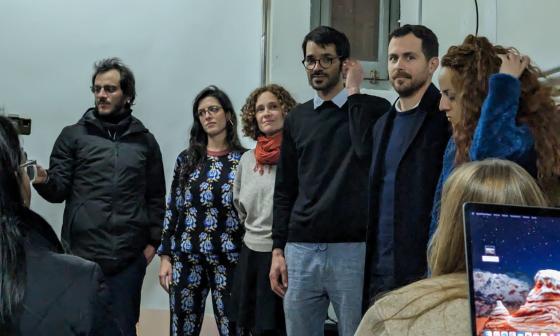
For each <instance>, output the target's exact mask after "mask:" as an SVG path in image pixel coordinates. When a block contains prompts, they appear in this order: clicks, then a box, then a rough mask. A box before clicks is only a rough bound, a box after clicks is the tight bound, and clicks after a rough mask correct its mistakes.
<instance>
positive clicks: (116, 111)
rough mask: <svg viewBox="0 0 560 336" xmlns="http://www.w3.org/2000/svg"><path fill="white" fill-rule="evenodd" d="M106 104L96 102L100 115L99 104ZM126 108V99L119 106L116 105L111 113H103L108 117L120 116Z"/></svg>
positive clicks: (100, 101)
mask: <svg viewBox="0 0 560 336" xmlns="http://www.w3.org/2000/svg"><path fill="white" fill-rule="evenodd" d="M102 102H105V100H99V101H98V100H96V101H95V109H96V110H97V112H98V113H99V114H101V113H100V112H99V104H100V103H102ZM124 107H125V103H124V99H123V100H121V101H120V102H118V104H114V105H113V108H112V109H111V111H109V113H103V115H106V116H114V115H119V114H121V113H122V112H123V111H124Z"/></svg>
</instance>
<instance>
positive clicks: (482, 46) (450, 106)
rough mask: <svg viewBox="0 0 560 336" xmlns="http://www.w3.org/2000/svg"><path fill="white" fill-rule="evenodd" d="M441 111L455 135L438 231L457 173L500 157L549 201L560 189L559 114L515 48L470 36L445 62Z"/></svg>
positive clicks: (436, 201)
mask: <svg viewBox="0 0 560 336" xmlns="http://www.w3.org/2000/svg"><path fill="white" fill-rule="evenodd" d="M441 66H442V70H441V72H440V75H439V82H440V90H441V92H442V97H441V101H440V110H441V111H442V112H444V113H445V114H446V115H447V118H448V120H449V121H450V123H451V126H452V129H453V136H452V138H451V139H450V140H449V143H448V145H447V148H446V150H445V153H444V157H443V168H442V172H441V176H440V180H439V183H438V188H437V189H436V194H435V197H434V205H433V210H432V223H431V226H430V235H432V234H433V232H434V231H435V229H436V224H437V220H438V214H439V202H440V198H441V188H442V186H443V184H444V183H445V180H446V179H447V176H449V174H450V172H451V171H452V170H453V168H454V167H457V166H459V165H460V164H462V163H464V162H468V161H476V160H482V159H484V158H488V157H496V158H502V159H508V160H512V161H514V162H516V163H518V164H520V165H521V166H522V167H523V168H525V169H526V170H527V171H528V172H529V173H531V175H533V176H535V177H536V178H537V180H538V182H539V185H540V186H541V188H543V190H544V191H545V193H546V194H547V195H548V196H549V199H550V201H551V205H558V204H560V199H555V196H554V195H553V193H554V192H555V190H556V192H557V190H558V189H559V187H560V133H559V132H558V130H559V129H560V114H559V113H558V112H557V110H556V108H555V105H554V100H553V99H552V95H551V88H550V87H548V86H546V85H543V84H541V83H540V82H539V78H538V77H539V70H538V69H537V68H535V67H534V66H532V65H531V64H530V60H529V58H528V57H527V56H521V55H519V54H518V53H517V52H516V51H515V49H513V48H504V47H501V46H497V45H492V44H491V43H490V42H489V41H488V39H486V38H485V37H477V36H473V35H469V36H467V37H466V38H465V40H464V42H463V43H462V44H461V45H458V46H451V47H450V48H449V50H448V51H447V54H446V55H445V56H444V57H443V58H442V60H441Z"/></svg>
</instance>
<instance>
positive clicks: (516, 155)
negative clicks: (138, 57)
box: [430, 74, 537, 239]
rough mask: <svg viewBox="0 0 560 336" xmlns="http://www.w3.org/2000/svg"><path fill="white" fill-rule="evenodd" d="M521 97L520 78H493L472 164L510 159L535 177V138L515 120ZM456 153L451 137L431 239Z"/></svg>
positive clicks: (471, 154)
mask: <svg viewBox="0 0 560 336" xmlns="http://www.w3.org/2000/svg"><path fill="white" fill-rule="evenodd" d="M520 95H521V82H520V81H519V80H518V79H517V78H515V77H513V76H510V75H507V74H494V75H492V76H490V80H489V83H488V96H487V97H486V99H485V100H484V103H483V104H482V108H481V111H480V118H479V119H478V123H477V125H476V128H475V131H474V134H473V140H472V143H471V146H470V148H469V158H470V160H471V161H479V160H484V159H486V158H500V159H505V160H511V161H513V162H516V163H517V164H519V165H520V166H522V167H523V168H525V169H526V170H527V171H528V172H529V173H530V174H532V175H533V176H536V173H537V167H536V161H537V153H536V152H535V146H534V143H535V142H534V139H533V135H532V133H531V130H530V129H529V126H527V125H526V124H519V123H517V121H516V115H517V110H518V108H519V97H520ZM467 97H468V96H467ZM456 150H457V147H456V145H455V141H454V140H453V137H451V138H450V139H449V142H448V144H447V147H446V149H445V152H444V154H443V168H442V170H441V175H440V178H439V182H438V185H437V188H436V193H435V196H434V206H433V208H432V222H431V224H430V239H431V237H432V236H433V234H434V232H435V230H436V227H437V222H438V219H439V210H440V205H441V193H442V190H443V184H444V183H445V181H447V178H448V177H449V175H451V172H452V171H453V169H454V168H455V164H454V161H455V153H456Z"/></svg>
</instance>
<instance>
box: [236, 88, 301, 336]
mask: <svg viewBox="0 0 560 336" xmlns="http://www.w3.org/2000/svg"><path fill="white" fill-rule="evenodd" d="M295 105H296V102H295V101H294V99H293V98H292V96H291V95H290V94H289V93H288V92H287V91H286V90H285V89H284V88H282V87H281V86H279V85H275V84H271V85H267V86H264V87H261V88H258V89H256V90H254V91H253V92H252V93H251V95H250V96H249V98H247V101H246V102H245V105H244V106H243V109H242V112H241V119H242V122H243V133H244V134H245V135H246V136H248V137H250V138H252V139H253V140H256V141H257V145H256V148H255V149H254V150H251V151H248V152H245V154H243V156H242V157H241V160H240V161H239V165H238V168H237V174H236V176H235V182H234V187H233V202H234V205H235V207H236V208H237V212H238V214H239V220H240V222H241V223H243V224H244V226H245V236H244V237H243V247H242V250H241V255H240V258H239V263H238V265H237V267H236V271H235V275H234V283H233V289H232V301H231V303H232V304H231V307H232V312H231V319H232V320H234V321H236V322H237V323H238V326H240V327H243V328H244V329H245V330H246V331H248V332H249V333H251V334H252V335H282V334H284V329H285V328H284V313H283V310H282V300H281V298H280V297H278V296H276V294H274V292H273V291H272V289H271V288H270V281H269V278H268V273H269V271H270V263H271V261H272V254H271V252H272V238H271V236H272V197H273V193H274V181H275V178H276V164H277V162H278V160H279V158H280V146H281V144H282V128H283V126H284V118H285V117H286V115H287V113H288V112H289V111H290V110H291V109H292V108H293V107H294V106H295Z"/></svg>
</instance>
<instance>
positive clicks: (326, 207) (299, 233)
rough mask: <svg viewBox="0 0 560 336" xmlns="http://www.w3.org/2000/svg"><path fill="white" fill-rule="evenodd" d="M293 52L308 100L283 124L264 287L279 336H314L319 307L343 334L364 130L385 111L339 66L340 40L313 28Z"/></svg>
mask: <svg viewBox="0 0 560 336" xmlns="http://www.w3.org/2000/svg"><path fill="white" fill-rule="evenodd" d="M302 49H303V55H304V59H303V65H304V67H305V69H306V73H307V77H308V79H309V84H310V85H311V87H312V88H313V89H314V90H315V91H316V95H315V97H314V98H313V99H311V100H309V101H308V102H306V103H304V104H301V105H299V106H297V107H296V108H295V109H294V110H293V111H292V112H290V113H289V114H288V117H287V118H286V121H285V124H284V131H283V142H282V149H281V156H280V162H279V164H278V171H277V175H276V184H275V190H274V207H273V209H274V210H273V211H274V213H273V233H272V238H273V252H272V253H273V259H272V266H271V270H270V282H271V287H272V289H273V290H274V291H275V292H276V293H277V294H278V295H280V296H282V297H283V298H284V310H285V314H286V329H287V333H288V335H323V324H324V322H325V317H326V315H327V309H328V305H329V301H330V302H331V303H332V304H333V307H334V309H335V313H336V315H337V317H338V321H339V323H338V330H339V335H342V336H346V335H353V334H354V332H355V330H356V328H357V327H358V324H359V322H360V319H361V307H362V286H363V278H364V260H365V237H366V220H367V210H366V209H367V208H368V207H367V188H366V185H367V180H368V168H369V165H370V162H371V143H372V141H371V131H372V126H373V124H374V123H375V121H376V120H377V119H378V118H379V117H380V116H381V115H382V114H383V113H385V112H386V111H388V109H389V108H390V104H389V102H388V101H387V100H385V99H383V98H379V97H375V96H368V95H363V94H360V93H359V87H360V83H361V81H362V77H363V71H362V69H361V67H360V65H359V63H358V62H357V61H355V60H350V59H349V56H350V43H349V42H348V39H347V37H346V36H345V35H344V34H343V33H341V32H339V31H336V30H335V29H333V28H330V27H325V26H322V27H318V28H316V29H314V30H313V31H311V32H310V33H309V34H307V36H306V37H305V39H304V41H303V44H302ZM343 72H346V86H345V84H344V81H343V75H342V74H343Z"/></svg>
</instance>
